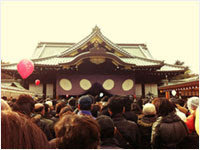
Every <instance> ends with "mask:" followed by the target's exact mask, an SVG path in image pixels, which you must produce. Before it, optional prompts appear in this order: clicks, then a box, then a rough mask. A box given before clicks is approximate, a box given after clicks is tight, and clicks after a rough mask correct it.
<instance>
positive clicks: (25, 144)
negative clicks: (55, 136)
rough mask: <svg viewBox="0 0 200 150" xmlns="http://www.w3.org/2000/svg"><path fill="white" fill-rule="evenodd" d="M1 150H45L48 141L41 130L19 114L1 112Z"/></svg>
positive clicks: (47, 146)
mask: <svg viewBox="0 0 200 150" xmlns="http://www.w3.org/2000/svg"><path fill="white" fill-rule="evenodd" d="M1 148H2V149H35V148H37V149H45V148H49V144H48V140H47V138H46V136H45V134H44V133H43V132H42V130H41V129H40V128H39V127H37V125H35V124H34V123H33V122H31V121H30V120H29V119H27V118H25V117H24V116H23V115H20V113H19V114H18V113H16V112H12V111H2V112H1Z"/></svg>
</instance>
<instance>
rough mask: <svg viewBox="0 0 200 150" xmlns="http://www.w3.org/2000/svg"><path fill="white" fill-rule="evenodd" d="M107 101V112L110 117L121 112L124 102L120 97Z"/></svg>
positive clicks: (113, 97)
mask: <svg viewBox="0 0 200 150" xmlns="http://www.w3.org/2000/svg"><path fill="white" fill-rule="evenodd" d="M108 101H109V102H108V112H109V114H110V115H111V116H114V115H116V114H118V113H122V112H123V108H124V101H123V99H122V98H121V97H120V96H112V97H111V98H109V100H108Z"/></svg>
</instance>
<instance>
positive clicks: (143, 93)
mask: <svg viewBox="0 0 200 150" xmlns="http://www.w3.org/2000/svg"><path fill="white" fill-rule="evenodd" d="M144 86H145V85H144V83H142V98H145V87H144Z"/></svg>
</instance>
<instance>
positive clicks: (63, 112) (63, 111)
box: [59, 105, 73, 118]
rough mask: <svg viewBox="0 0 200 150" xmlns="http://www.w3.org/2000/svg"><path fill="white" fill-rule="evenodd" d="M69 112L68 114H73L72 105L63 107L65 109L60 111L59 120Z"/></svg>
mask: <svg viewBox="0 0 200 150" xmlns="http://www.w3.org/2000/svg"><path fill="white" fill-rule="evenodd" d="M67 112H68V113H72V112H73V110H72V108H71V106H70V105H67V106H65V107H63V108H62V109H61V110H60V113H59V118H60V117H61V116H62V115H64V114H66V113H67Z"/></svg>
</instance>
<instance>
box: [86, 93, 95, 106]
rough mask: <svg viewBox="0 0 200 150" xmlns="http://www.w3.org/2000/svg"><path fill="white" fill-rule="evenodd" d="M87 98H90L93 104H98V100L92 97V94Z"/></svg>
mask: <svg viewBox="0 0 200 150" xmlns="http://www.w3.org/2000/svg"><path fill="white" fill-rule="evenodd" d="M87 96H89V97H90V98H91V100H92V104H95V103H96V101H97V100H96V98H95V97H94V96H92V95H91V94H87Z"/></svg>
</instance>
